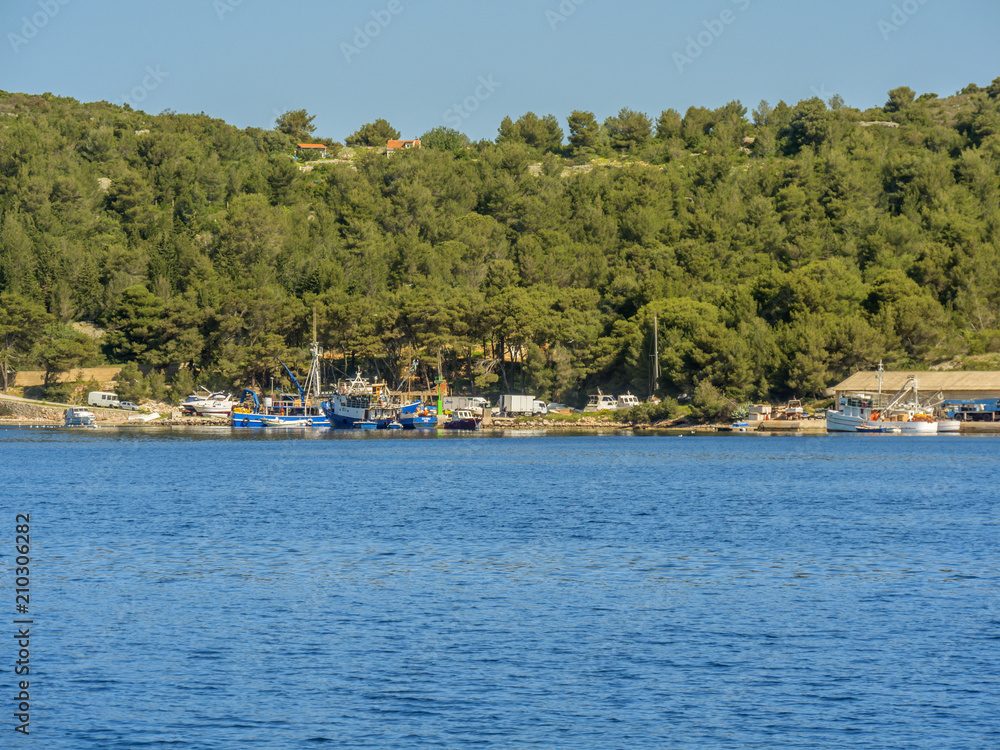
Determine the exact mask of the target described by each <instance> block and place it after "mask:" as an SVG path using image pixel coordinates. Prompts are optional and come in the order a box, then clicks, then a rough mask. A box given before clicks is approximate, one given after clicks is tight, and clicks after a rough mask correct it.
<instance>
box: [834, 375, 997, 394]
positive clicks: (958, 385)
mask: <svg viewBox="0 0 1000 750" xmlns="http://www.w3.org/2000/svg"><path fill="white" fill-rule="evenodd" d="M876 375H877V373H876V372H874V371H862V372H856V373H854V374H853V375H851V377H849V378H848V379H847V380H844V381H843V382H841V383H838V384H837V385H835V386H833V388H832V390H835V391H877V390H878V379H877V378H876ZM910 375H913V376H915V377H916V378H917V387H918V388H919V389H920V390H921V391H941V390H944V391H1000V372H997V371H993V370H991V371H982V372H975V371H963V370H951V371H945V372H913V371H911V372H905V371H904V372H890V371H888V370H887V371H885V372H883V373H882V391H883V392H885V391H896V390H899V389H900V388H902V387H903V386H904V385H905V384H906V379H907V378H908V377H909V376H910Z"/></svg>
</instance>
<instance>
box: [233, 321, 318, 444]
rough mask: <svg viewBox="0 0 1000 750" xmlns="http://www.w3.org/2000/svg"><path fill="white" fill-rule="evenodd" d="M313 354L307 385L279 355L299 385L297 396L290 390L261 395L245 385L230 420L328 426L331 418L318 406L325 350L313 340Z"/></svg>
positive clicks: (249, 423)
mask: <svg viewBox="0 0 1000 750" xmlns="http://www.w3.org/2000/svg"><path fill="white" fill-rule="evenodd" d="M309 352H310V354H311V355H312V359H311V362H310V364H309V372H308V373H307V374H306V378H305V385H302V384H301V383H299V381H298V379H297V378H296V377H295V375H294V374H293V373H292V371H291V370H290V369H288V366H287V365H286V364H285V363H284V362H282V361H281V360H280V359H279V360H278V363H279V364H280V365H281V366H282V367H284V368H285V372H287V373H288V377H289V378H291V380H292V383H293V384H294V385H295V387H296V388H297V389H298V392H299V393H298V398H296V397H295V396H294V395H292V394H289V393H279V394H276V395H271V396H263V397H258V395H257V392H256V391H253V390H251V389H249V388H247V389H244V391H243V394H242V395H241V397H240V401H239V404H237V405H236V406H235V407H234V408H233V410H232V416H231V418H230V423H231V424H232V426H233V427H280V426H282V425H281V424H279V423H288V426H290V427H329V426H330V422H329V421H328V420H327V417H326V414H324V413H323V409H322V408H321V407H320V406H319V400H320V383H319V379H320V378H319V358H320V355H321V354H322V350H321V349H320V347H319V345H318V344H317V343H316V342H315V341H314V342H313V343H312V344H311V345H310V346H309Z"/></svg>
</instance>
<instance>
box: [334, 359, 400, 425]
mask: <svg viewBox="0 0 1000 750" xmlns="http://www.w3.org/2000/svg"><path fill="white" fill-rule="evenodd" d="M321 406H322V409H323V413H324V414H325V415H326V417H327V419H328V420H329V423H330V426H331V427H337V428H350V427H356V426H357V427H360V428H361V429H386V428H388V426H389V425H390V424H392V423H398V422H399V418H398V417H399V411H400V408H399V407H398V406H393V405H392V404H391V403H390V398H389V390H388V387H387V386H386V384H385V383H384V382H375V383H370V382H369V381H368V380H367V379H366V378H363V377H361V371H360V370H359V371H358V374H357V375H356V376H355V377H354V378H353V379H352V380H348V381H341V382H340V383H339V384H338V385H337V390H336V392H335V393H334V394H333V395H332V396H331V397H330V398H329V399H328V400H326V401H323V403H322V404H321ZM359 423H360V424H359Z"/></svg>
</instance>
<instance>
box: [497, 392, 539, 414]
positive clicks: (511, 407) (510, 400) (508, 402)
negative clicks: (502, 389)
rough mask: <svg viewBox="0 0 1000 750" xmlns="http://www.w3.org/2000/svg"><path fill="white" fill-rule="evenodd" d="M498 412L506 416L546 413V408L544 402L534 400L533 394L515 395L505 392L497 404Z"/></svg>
mask: <svg viewBox="0 0 1000 750" xmlns="http://www.w3.org/2000/svg"><path fill="white" fill-rule="evenodd" d="M497 406H498V407H499V409H500V414H502V415H503V416H507V417H514V416H532V415H534V414H547V413H548V409H547V408H546V407H545V403H544V402H542V401H537V400H535V397H534V396H515V395H512V394H507V395H504V396H501V397H500V402H499V403H498V404H497Z"/></svg>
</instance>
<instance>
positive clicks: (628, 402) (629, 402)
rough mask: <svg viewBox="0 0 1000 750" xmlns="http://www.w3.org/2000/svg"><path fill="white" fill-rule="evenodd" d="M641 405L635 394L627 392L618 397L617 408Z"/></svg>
mask: <svg viewBox="0 0 1000 750" xmlns="http://www.w3.org/2000/svg"><path fill="white" fill-rule="evenodd" d="M638 405H639V399H638V397H636V396H633V395H632V394H631V393H626V394H625V395H624V396H619V397H618V402H617V408H619V409H631V408H633V407H636V406H638Z"/></svg>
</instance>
